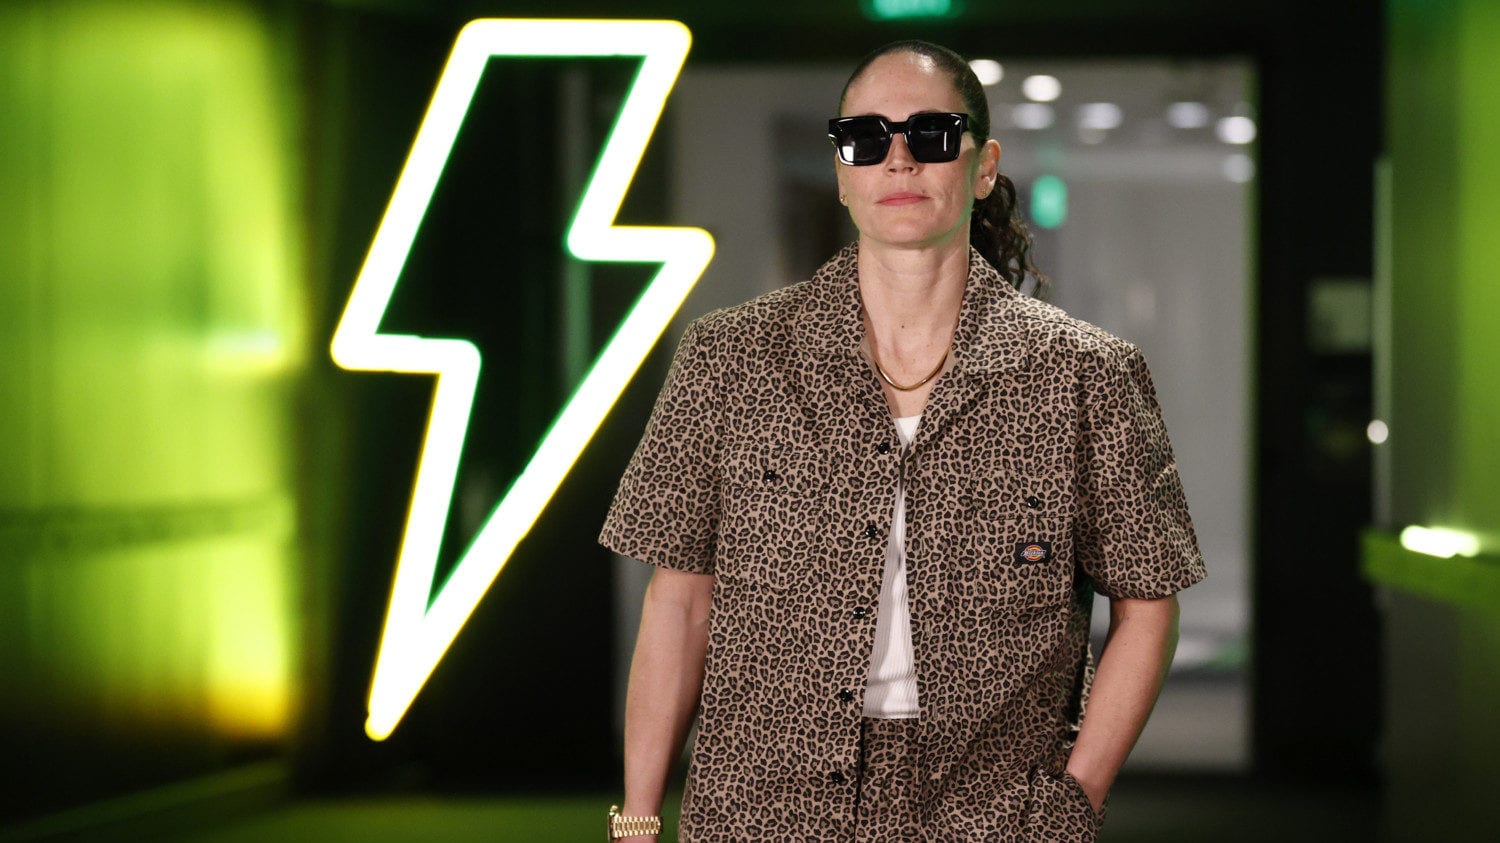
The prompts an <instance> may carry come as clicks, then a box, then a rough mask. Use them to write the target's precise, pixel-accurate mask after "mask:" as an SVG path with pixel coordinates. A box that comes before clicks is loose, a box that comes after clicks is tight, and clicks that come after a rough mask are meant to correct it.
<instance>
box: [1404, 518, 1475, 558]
mask: <svg viewBox="0 0 1500 843" xmlns="http://www.w3.org/2000/svg"><path fill="white" fill-rule="evenodd" d="M1401 546H1402V547H1404V548H1406V549H1407V550H1410V551H1412V552H1414V553H1425V554H1427V555H1428V556H1437V557H1441V558H1443V559H1451V558H1453V557H1454V556H1478V555H1479V537H1478V536H1476V535H1474V534H1473V533H1466V532H1464V531H1462V530H1450V529H1447V528H1444V527H1416V526H1412V527H1407V528H1406V529H1404V530H1402V531H1401Z"/></svg>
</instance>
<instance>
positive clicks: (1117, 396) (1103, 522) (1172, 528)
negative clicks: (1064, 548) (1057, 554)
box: [1075, 347, 1206, 599]
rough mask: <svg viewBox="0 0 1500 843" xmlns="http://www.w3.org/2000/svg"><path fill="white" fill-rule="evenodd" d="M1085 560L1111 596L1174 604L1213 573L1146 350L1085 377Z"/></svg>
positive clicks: (1081, 541)
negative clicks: (1171, 598)
mask: <svg viewBox="0 0 1500 843" xmlns="http://www.w3.org/2000/svg"><path fill="white" fill-rule="evenodd" d="M1086 389H1087V392H1086V395H1085V398H1084V401H1085V406H1084V413H1083V419H1082V423H1081V425H1080V428H1081V429H1080V431H1079V442H1078V448H1079V453H1078V465H1079V475H1078V482H1079V488H1078V501H1079V510H1080V511H1079V518H1078V522H1077V533H1076V535H1075V540H1076V542H1077V544H1076V550H1077V555H1078V561H1079V563H1080V564H1081V565H1082V566H1083V569H1084V573H1086V574H1087V575H1088V576H1089V578H1090V579H1092V580H1093V582H1094V587H1095V589H1096V590H1097V591H1099V592H1100V593H1102V594H1104V595H1106V596H1109V597H1122V598H1141V599H1150V598H1158V597H1167V596H1170V595H1172V594H1175V593H1176V592H1178V591H1181V590H1182V589H1184V588H1187V587H1188V586H1190V585H1192V584H1193V583H1196V582H1198V581H1199V580H1201V579H1203V578H1204V576H1205V575H1206V572H1205V570H1204V566H1203V556H1202V554H1201V553H1200V552H1199V550H1198V538H1197V536H1196V535H1195V534H1194V532H1193V521H1192V517H1191V516H1190V515H1189V514H1188V507H1187V497H1186V495H1184V493H1183V490H1182V478H1181V477H1179V476H1178V473H1177V461H1176V460H1175V459H1174V458H1173V456H1172V445H1171V443H1170V442H1169V441H1168V440H1167V429H1166V426H1165V425H1164V424H1163V423H1162V417H1161V407H1160V406H1159V405H1158V404H1157V400H1156V389H1155V387H1154V386H1153V385H1152V383H1151V373H1150V371H1149V370H1148V369H1147V368H1146V360H1145V358H1144V357H1143V356H1142V355H1141V353H1140V351H1139V350H1136V349H1135V348H1133V347H1131V348H1130V349H1129V352H1128V353H1127V354H1125V355H1123V357H1119V358H1114V359H1113V361H1111V362H1108V363H1106V364H1105V367H1104V369H1103V370H1102V371H1100V372H1097V373H1095V375H1094V377H1091V378H1088V379H1087V384H1086Z"/></svg>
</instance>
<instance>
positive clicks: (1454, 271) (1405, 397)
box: [1387, 0, 1500, 554]
mask: <svg viewBox="0 0 1500 843" xmlns="http://www.w3.org/2000/svg"><path fill="white" fill-rule="evenodd" d="M1391 12H1392V15H1391V25H1392V44H1391V47H1392V49H1391V64H1390V71H1389V74H1388V79H1389V99H1388V103H1389V106H1390V109H1389V119H1388V125H1389V136H1388V144H1387V145H1388V148H1389V151H1390V155H1391V161H1392V197H1391V200H1392V201H1391V213H1392V223H1393V225H1392V234H1393V236H1392V243H1391V245H1392V281H1393V284H1392V296H1391V312H1392V314H1393V318H1392V329H1393V330H1392V352H1393V355H1392V356H1393V363H1394V367H1395V368H1394V379H1393V382H1392V385H1391V386H1392V399H1393V403H1392V409H1393V411H1394V412H1393V417H1392V425H1391V429H1392V435H1391V440H1390V447H1391V449H1392V459H1393V463H1394V465H1393V475H1394V476H1393V480H1394V483H1393V489H1392V492H1393V504H1394V509H1393V515H1394V517H1395V520H1396V521H1398V522H1400V523H1416V524H1436V525H1442V526H1449V527H1455V528H1459V529H1463V530H1470V531H1479V532H1481V533H1485V534H1487V535H1485V536H1484V541H1485V544H1486V548H1487V551H1488V552H1489V553H1491V554H1495V553H1500V534H1497V533H1496V528H1497V524H1496V519H1497V516H1500V432H1497V431H1500V425H1497V420H1500V389H1497V385H1500V237H1497V236H1496V232H1497V231H1500V97H1497V96H1496V92H1497V91H1500V60H1497V58H1496V53H1495V45H1496V44H1497V43H1500V40H1497V39H1500V6H1496V5H1495V4H1493V3H1489V2H1484V0H1461V1H1460V2H1427V0H1423V2H1416V0H1395V2H1393V4H1392V7H1391Z"/></svg>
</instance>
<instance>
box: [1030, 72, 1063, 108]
mask: <svg viewBox="0 0 1500 843" xmlns="http://www.w3.org/2000/svg"><path fill="white" fill-rule="evenodd" d="M1021 93H1023V94H1025V95H1026V98H1027V99H1029V100H1034V101H1036V102H1052V101H1053V100H1055V99H1057V98H1058V97H1060V96H1062V83H1061V82H1059V81H1057V77H1056V76H1047V75H1045V74H1038V75H1036V76H1028V77H1026V80H1025V81H1024V82H1022V83H1021Z"/></svg>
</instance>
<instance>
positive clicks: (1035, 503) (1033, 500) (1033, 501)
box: [1026, 495, 1042, 509]
mask: <svg viewBox="0 0 1500 843" xmlns="http://www.w3.org/2000/svg"><path fill="white" fill-rule="evenodd" d="M1026 505H1027V506H1029V507H1031V508H1032V509H1036V508H1037V507H1039V506H1041V505H1042V499H1041V498H1039V497H1037V496H1036V495H1027V496H1026Z"/></svg>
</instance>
